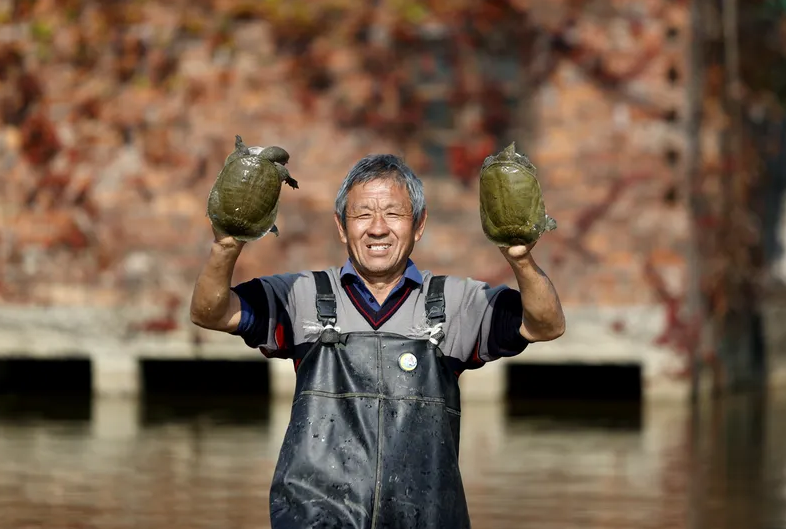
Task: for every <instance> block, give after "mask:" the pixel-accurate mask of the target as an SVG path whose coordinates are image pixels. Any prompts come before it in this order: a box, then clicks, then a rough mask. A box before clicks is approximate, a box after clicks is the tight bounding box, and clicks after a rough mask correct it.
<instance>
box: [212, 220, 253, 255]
mask: <svg viewBox="0 0 786 529" xmlns="http://www.w3.org/2000/svg"><path fill="white" fill-rule="evenodd" d="M212 228H213V242H215V243H216V244H218V245H219V246H221V248H222V249H224V250H234V251H236V252H237V253H240V251H241V250H242V249H243V246H245V245H246V243H245V242H244V241H238V240H237V239H235V238H234V237H232V236H231V235H227V234H226V233H224V232H222V231H220V230H218V229H216V227H215V226H212Z"/></svg>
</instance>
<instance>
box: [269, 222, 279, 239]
mask: <svg viewBox="0 0 786 529" xmlns="http://www.w3.org/2000/svg"><path fill="white" fill-rule="evenodd" d="M269 233H272V234H273V235H275V236H276V237H278V226H276V225H275V224H273V226H272V227H271V228H270V232H269Z"/></svg>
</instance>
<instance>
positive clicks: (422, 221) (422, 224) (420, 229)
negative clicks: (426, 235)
mask: <svg viewBox="0 0 786 529" xmlns="http://www.w3.org/2000/svg"><path fill="white" fill-rule="evenodd" d="M427 218H428V211H426V210H423V218H422V219H420V224H419V225H418V227H417V228H415V242H417V241H419V240H420V238H421V237H423V232H424V231H425V230H426V219H427Z"/></svg>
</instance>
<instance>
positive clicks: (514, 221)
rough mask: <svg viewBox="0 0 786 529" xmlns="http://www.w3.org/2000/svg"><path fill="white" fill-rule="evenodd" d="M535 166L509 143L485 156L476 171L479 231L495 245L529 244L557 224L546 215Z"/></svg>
mask: <svg viewBox="0 0 786 529" xmlns="http://www.w3.org/2000/svg"><path fill="white" fill-rule="evenodd" d="M536 174H537V169H536V168H535V166H534V165H532V163H530V161H529V160H528V159H527V157H526V156H522V155H520V154H517V153H516V152H515V145H514V144H511V145H510V146H508V148H506V149H505V150H504V151H502V152H500V153H499V154H497V155H495V156H489V157H488V158H486V160H485V162H484V163H483V167H482V168H481V173H480V219H481V225H482V227H483V233H484V234H485V235H486V237H487V238H488V239H489V240H490V241H492V242H493V243H495V244H496V245H498V246H517V245H522V244H532V243H534V242H535V241H537V240H538V239H539V238H540V236H541V235H543V232H545V231H549V230H553V229H555V228H556V227H557V225H556V222H555V221H554V219H553V218H551V217H549V216H548V215H546V206H545V204H544V202H543V193H542V191H541V187H540V183H539V182H538V179H537V176H536Z"/></svg>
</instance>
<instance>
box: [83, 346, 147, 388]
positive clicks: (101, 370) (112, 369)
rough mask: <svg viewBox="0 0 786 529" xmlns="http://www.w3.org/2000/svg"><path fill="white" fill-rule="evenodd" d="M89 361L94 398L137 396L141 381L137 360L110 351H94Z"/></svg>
mask: <svg viewBox="0 0 786 529" xmlns="http://www.w3.org/2000/svg"><path fill="white" fill-rule="evenodd" d="M91 360H92V376H93V395H94V396H102V397H120V396H136V395H138V394H139V392H140V389H141V388H140V386H141V380H140V373H139V359H138V358H136V357H134V356H131V355H126V354H122V353H119V352H117V351H116V350H111V351H94V352H93V354H92V359H91Z"/></svg>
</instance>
